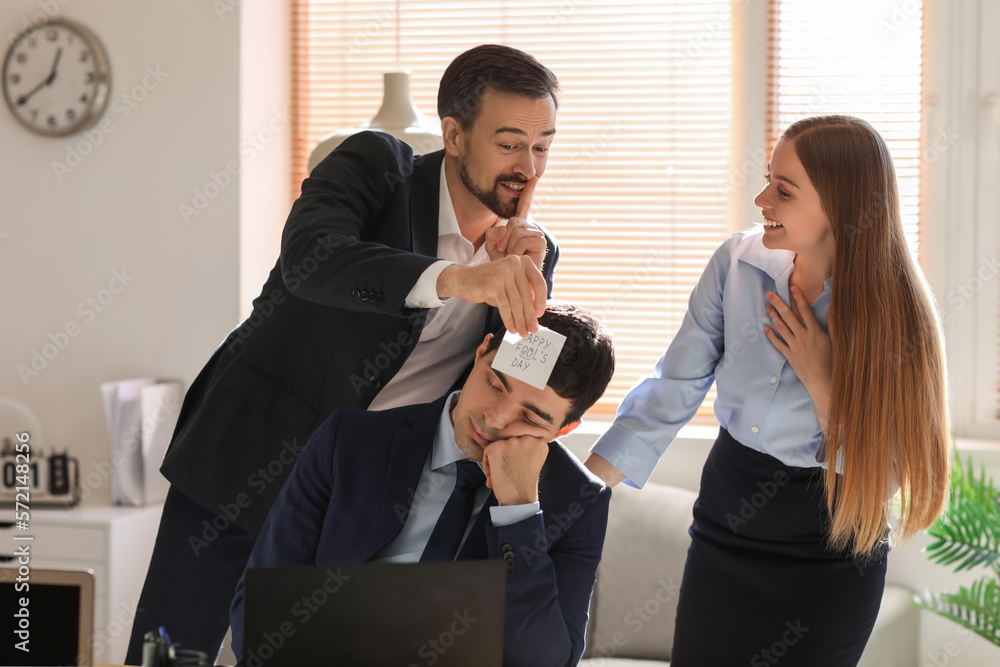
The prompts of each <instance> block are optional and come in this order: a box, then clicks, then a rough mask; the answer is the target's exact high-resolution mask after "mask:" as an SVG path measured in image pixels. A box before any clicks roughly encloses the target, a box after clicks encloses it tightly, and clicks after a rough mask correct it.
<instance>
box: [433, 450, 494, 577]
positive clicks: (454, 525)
mask: <svg viewBox="0 0 1000 667" xmlns="http://www.w3.org/2000/svg"><path fill="white" fill-rule="evenodd" d="M457 465H458V479H457V480H456V482H455V490H454V491H452V492H451V497H450V498H448V502H447V503H445V506H444V510H442V511H441V516H440V517H438V521H437V523H436V524H435V525H434V530H433V531H432V532H431V537H430V539H429V540H427V546H426V547H424V553H423V555H421V556H420V560H422V561H425V560H455V555H456V554H457V553H458V547H459V545H461V544H462V537H463V536H464V535H465V528H466V527H467V526H468V525H469V517H471V516H472V508H473V506H474V505H475V503H476V491H478V490H479V487H481V486H482V485H483V482H485V481H486V475H484V474H483V471H482V470H481V469H480V467H479V464H477V463H476V462H475V461H471V460H469V459H464V460H462V461H458V462H457Z"/></svg>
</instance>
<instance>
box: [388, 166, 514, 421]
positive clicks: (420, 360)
mask: <svg viewBox="0 0 1000 667" xmlns="http://www.w3.org/2000/svg"><path fill="white" fill-rule="evenodd" d="M497 224H498V225H506V224H507V221H506V220H503V219H501V220H499V221H498V222H497ZM437 254H438V257H440V258H441V260H442V261H438V262H434V264H431V265H430V266H429V267H427V269H425V270H424V272H423V273H422V274H421V276H420V278H419V280H417V283H416V284H415V285H414V286H413V289H411V290H410V293H409V294H408V295H407V297H406V305H407V306H409V307H411V308H430V309H431V310H430V312H428V313H427V320H426V322H425V323H424V328H423V331H421V332H420V340H418V341H417V344H416V346H415V347H414V348H413V352H412V353H411V354H410V356H409V357H407V358H406V361H405V362H403V367H402V368H400V369H399V372H398V373H396V375H394V376H393V378H392V379H391V380H390V381H389V383H388V384H386V386H385V387H383V388H382V390H381V391H380V392H379V393H378V394H377V395H376V396H375V400H373V401H372V403H371V405H370V406H368V409H369V410H387V409H389V408H396V407H400V406H403V405H413V404H416V403H426V402H427V401H429V400H433V399H435V398H437V397H439V396H441V395H442V394H444V393H445V392H446V391H448V390H449V389H451V387H452V385H453V384H454V383H455V380H457V379H458V377H459V376H460V375H461V374H462V371H464V370H465V368H466V366H468V365H469V361H470V360H471V359H472V356H473V352H474V351H475V349H476V348H477V347H478V346H479V344H480V343H481V342H482V341H483V335H484V331H483V330H484V328H485V326H486V314H487V311H488V310H489V306H487V305H486V304H484V303H469V302H468V301H466V300H464V299H459V298H457V297H455V298H451V299H445V300H443V301H442V300H441V299H438V296H437V279H438V276H439V275H441V272H442V271H444V269H445V268H447V267H448V266H449V265H451V264H462V265H464V266H478V265H480V264H485V263H486V262H488V261H490V258H489V255H488V254H487V252H486V244H485V243H484V244H482V245H481V246H479V250H476V249H475V248H474V247H473V245H472V243H470V242H469V240H468V239H466V238H465V237H464V236H462V231H461V229H460V228H459V226H458V218H457V217H456V215H455V206H454V205H453V204H452V202H451V194H450V193H449V192H448V181H447V180H446V179H445V172H444V162H443V161H442V162H441V188H440V194H439V202H438V249H437Z"/></svg>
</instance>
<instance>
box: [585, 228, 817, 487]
mask: <svg viewBox="0 0 1000 667" xmlns="http://www.w3.org/2000/svg"><path fill="white" fill-rule="evenodd" d="M762 235H763V232H762V231H745V232H740V233H738V234H735V235H733V236H732V237H730V238H729V239H728V240H727V241H726V242H725V243H723V244H722V245H721V246H720V247H719V249H718V250H716V251H715V254H714V255H713V256H712V259H711V260H710V261H709V263H708V266H707V267H706V269H705V272H704V273H703V274H702V276H701V279H700V280H699V281H698V285H697V286H696V287H695V289H694V292H692V293H691V298H690V300H689V302H688V312H687V314H686V315H685V316H684V322H683V323H682V324H681V328H680V330H679V331H678V332H677V335H676V337H675V338H674V340H673V342H671V343H670V346H669V347H668V348H667V351H666V353H664V355H663V357H661V358H660V360H659V361H658V362H657V364H656V367H655V369H654V372H653V375H652V377H648V378H645V379H644V380H641V381H640V382H639V383H638V384H636V385H635V386H634V387H633V388H632V390H631V391H630V392H629V394H628V395H627V396H626V397H625V399H624V400H623V401H622V404H621V405H620V406H619V408H618V415H617V417H616V418H615V421H614V424H612V426H611V428H610V429H608V431H607V432H606V433H605V434H604V435H603V436H601V438H600V439H599V440H598V441H597V442H596V443H595V444H594V446H593V448H592V449H591V452H592V453H594V454H598V455H600V456H601V457H603V458H604V459H606V460H607V461H608V462H610V463H611V464H612V465H614V466H615V467H616V468H618V469H619V470H621V471H622V472H624V473H625V475H626V483H627V484H629V485H631V486H637V487H642V486H643V485H644V484H645V483H646V481H647V480H648V479H649V476H650V474H651V473H652V472H653V468H654V467H655V466H656V462H657V461H658V460H659V459H660V456H661V455H662V454H663V452H664V450H666V448H667V445H669V444H670V443H671V442H672V441H673V439H674V438H675V437H676V436H677V431H679V430H680V428H681V426H683V425H684V424H686V423H687V422H688V420H690V419H691V417H693V416H694V414H695V412H696V411H697V410H698V406H700V405H701V403H702V401H703V400H704V399H705V395H706V394H707V393H708V390H709V388H710V387H711V386H712V382H713V380H714V381H715V382H716V384H717V392H718V393H717V398H716V400H715V416H716V418H717V419H718V420H719V423H720V424H721V425H722V426H723V427H724V428H725V429H726V430H728V431H729V433H730V435H732V436H733V437H734V438H735V439H736V440H737V441H739V442H740V443H742V444H743V445H745V446H747V447H750V448H752V449H755V450H757V451H759V452H764V453H765V454H770V455H771V456H773V457H775V458H777V459H779V460H780V461H782V462H783V463H785V464H786V465H789V466H795V467H800V468H808V467H817V466H820V465H822V463H821V462H820V461H819V460H817V454H818V452H819V449H820V443H821V442H822V430H821V429H820V425H819V419H818V418H817V416H816V407H815V405H814V404H813V402H812V399H811V398H810V397H809V392H807V391H806V388H805V385H803V384H802V382H801V380H799V378H798V376H796V375H795V372H794V371H793V370H792V367H791V365H789V364H788V362H787V360H786V359H785V357H784V356H783V355H782V354H781V352H779V351H778V350H777V348H775V347H774V345H773V344H771V341H769V340H768V339H767V336H766V335H765V334H764V327H765V326H769V325H771V319H770V318H769V317H768V316H767V305H768V304H767V300H766V299H765V298H764V295H765V294H766V293H767V292H774V293H776V294H777V295H778V296H780V297H781V298H782V299H783V300H784V301H785V303H790V298H789V292H788V278H789V276H790V275H791V273H792V260H793V259H794V257H795V253H794V252H792V251H790V250H769V249H767V248H765V247H764V245H763V243H762V242H761V238H762ZM830 296H831V291H830V280H829V279H828V280H827V281H826V284H825V288H824V290H823V293H822V294H821V295H820V296H819V298H818V299H816V301H815V302H814V303H813V304H812V311H813V314H814V315H815V316H816V319H817V320H818V321H819V323H820V324H821V325H823V328H826V326H827V312H828V310H829V308H830Z"/></svg>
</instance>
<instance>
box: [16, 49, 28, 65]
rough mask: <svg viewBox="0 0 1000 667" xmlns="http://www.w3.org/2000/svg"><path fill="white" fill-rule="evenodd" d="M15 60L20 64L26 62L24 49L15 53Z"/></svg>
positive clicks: (26, 55) (26, 57) (26, 56)
mask: <svg viewBox="0 0 1000 667" xmlns="http://www.w3.org/2000/svg"><path fill="white" fill-rule="evenodd" d="M17 62H19V63H21V64H22V65H23V64H24V63H26V62H28V54H27V53H25V52H24V51H21V52H20V53H19V54H17Z"/></svg>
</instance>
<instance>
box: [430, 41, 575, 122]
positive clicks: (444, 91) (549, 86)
mask: <svg viewBox="0 0 1000 667" xmlns="http://www.w3.org/2000/svg"><path fill="white" fill-rule="evenodd" d="M487 90H499V91H502V92H505V93H514V94H515V95H521V96H523V97H528V98H531V99H535V100H539V99H542V98H543V97H547V96H549V95H551V96H552V101H553V103H555V105H556V108H558V107H559V102H558V100H557V99H556V91H557V90H559V81H557V80H556V76H555V74H553V73H552V72H550V71H549V69H548V68H547V67H545V65H543V64H541V63H540V62H538V61H537V60H535V58H534V57H533V56H530V55H528V54H527V53H525V52H524V51H519V50H517V49H515V48H512V47H509V46H502V45H500V44H483V45H481V46H476V47H473V48H471V49H469V50H468V51H466V52H465V53H463V54H461V55H459V56H458V57H457V58H455V59H454V60H453V61H451V64H450V65H448V69H446V70H445V71H444V75H443V76H442V77H441V85H440V86H439V87H438V102H437V111H438V116H440V117H441V119H442V120H443V119H445V118H447V117H448V116H451V117H452V118H454V119H455V120H457V121H458V124H459V125H460V126H461V127H462V129H463V130H468V129H469V128H470V127H472V123H473V122H475V120H476V117H477V116H479V111H480V109H481V108H482V100H483V93H485V92H486V91H487Z"/></svg>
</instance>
